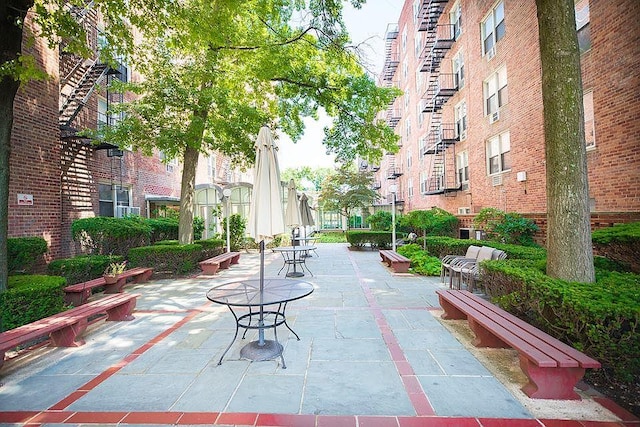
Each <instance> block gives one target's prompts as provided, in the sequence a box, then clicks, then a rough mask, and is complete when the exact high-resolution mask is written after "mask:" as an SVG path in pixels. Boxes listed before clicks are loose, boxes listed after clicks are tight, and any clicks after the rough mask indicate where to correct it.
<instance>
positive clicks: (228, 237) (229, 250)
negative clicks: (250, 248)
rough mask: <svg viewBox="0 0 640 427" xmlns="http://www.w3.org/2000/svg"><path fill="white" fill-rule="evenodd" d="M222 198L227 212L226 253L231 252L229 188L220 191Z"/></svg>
mask: <svg viewBox="0 0 640 427" xmlns="http://www.w3.org/2000/svg"><path fill="white" fill-rule="evenodd" d="M222 196H223V198H224V200H225V202H226V203H225V210H226V211H227V215H226V218H227V252H231V236H230V234H229V222H231V218H230V215H229V214H230V213H231V209H230V206H229V202H230V199H231V189H230V188H225V189H224V190H222Z"/></svg>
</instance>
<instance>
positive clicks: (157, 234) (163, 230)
mask: <svg viewBox="0 0 640 427" xmlns="http://www.w3.org/2000/svg"><path fill="white" fill-rule="evenodd" d="M144 221H145V223H146V224H147V225H148V226H149V227H151V236H150V239H149V242H150V243H157V242H161V241H166V240H175V241H176V242H177V241H178V218H163V217H159V218H149V219H145V220H144Z"/></svg>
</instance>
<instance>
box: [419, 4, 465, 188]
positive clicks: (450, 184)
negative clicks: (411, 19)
mask: <svg viewBox="0 0 640 427" xmlns="http://www.w3.org/2000/svg"><path fill="white" fill-rule="evenodd" d="M446 3H447V0H423V2H422V8H421V16H420V24H419V27H418V30H419V31H424V32H425V34H426V37H425V46H424V49H423V51H422V54H421V57H420V59H421V69H420V71H422V72H426V73H427V75H428V78H427V90H426V91H425V93H424V94H423V96H422V99H423V107H422V111H423V112H425V113H429V125H428V132H429V133H428V135H427V141H426V144H425V149H424V151H423V153H422V154H423V155H425V156H429V157H428V160H429V161H428V163H427V164H428V167H427V182H426V185H425V186H424V194H447V193H451V192H454V191H457V190H459V186H458V184H457V179H456V170H455V145H454V144H455V143H456V142H457V141H458V140H459V137H458V136H457V134H456V131H455V124H454V123H443V121H442V107H443V106H444V104H445V103H446V102H447V101H448V100H449V98H451V97H452V96H453V95H454V94H455V93H456V92H457V91H458V81H457V78H456V75H455V74H451V73H442V72H441V70H440V68H441V65H442V60H443V59H444V57H445V55H446V54H447V52H448V51H449V49H451V46H452V45H453V43H454V42H455V28H454V25H453V24H440V25H439V24H438V20H439V19H440V16H441V15H442V12H443V10H444V8H445V6H446ZM450 147H451V149H449V148H450Z"/></svg>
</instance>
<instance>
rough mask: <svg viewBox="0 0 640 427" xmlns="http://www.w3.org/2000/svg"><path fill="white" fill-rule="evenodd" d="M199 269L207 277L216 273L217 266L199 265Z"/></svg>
mask: <svg viewBox="0 0 640 427" xmlns="http://www.w3.org/2000/svg"><path fill="white" fill-rule="evenodd" d="M200 268H201V269H202V272H203V273H204V274H206V275H208V276H213V275H214V274H216V273H217V272H218V268H219V265H218V264H201V265H200Z"/></svg>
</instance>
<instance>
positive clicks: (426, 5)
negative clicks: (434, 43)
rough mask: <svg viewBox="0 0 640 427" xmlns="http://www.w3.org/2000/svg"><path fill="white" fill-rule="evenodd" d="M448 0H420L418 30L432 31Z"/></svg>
mask: <svg viewBox="0 0 640 427" xmlns="http://www.w3.org/2000/svg"><path fill="white" fill-rule="evenodd" d="M447 3H448V0H422V3H421V4H420V15H419V17H418V22H419V23H418V31H433V29H434V28H435V26H436V25H437V24H438V19H440V15H442V12H443V11H444V8H445V6H446V5H447Z"/></svg>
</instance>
